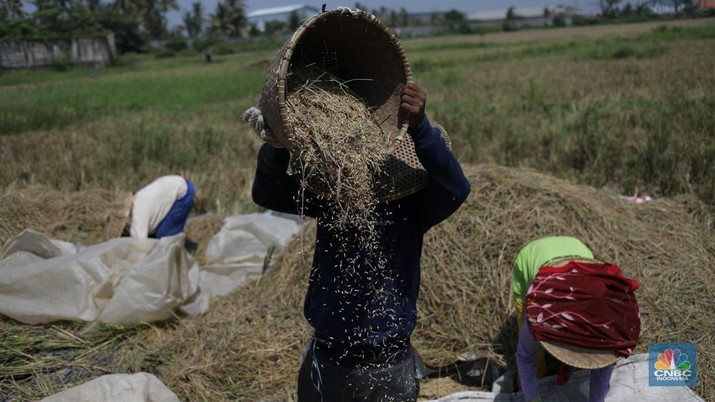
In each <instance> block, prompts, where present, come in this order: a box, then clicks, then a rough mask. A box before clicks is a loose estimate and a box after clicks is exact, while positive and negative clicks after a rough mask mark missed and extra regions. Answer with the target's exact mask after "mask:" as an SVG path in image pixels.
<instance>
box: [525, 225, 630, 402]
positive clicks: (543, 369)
mask: <svg viewBox="0 0 715 402" xmlns="http://www.w3.org/2000/svg"><path fill="white" fill-rule="evenodd" d="M636 289H638V282H637V281H636V280H635V279H629V278H625V277H624V276H623V274H622V273H621V270H620V269H619V268H618V267H617V266H615V265H613V264H607V263H603V262H600V261H597V260H594V259H593V253H592V252H591V250H589V249H588V248H587V247H586V246H585V245H584V244H583V243H582V242H581V241H579V240H578V239H575V238H573V237H565V236H554V237H545V238H541V239H538V240H535V241H532V242H530V243H529V244H527V245H526V246H525V247H524V248H522V249H521V251H520V252H519V254H518V255H517V257H516V260H515V261H514V266H513V278H512V290H513V292H514V301H515V304H516V313H517V321H518V324H519V341H518V345H517V350H516V362H517V367H518V371H519V380H520V384H521V390H522V393H523V394H524V400H526V401H540V400H541V399H540V396H539V385H538V383H537V377H542V376H545V375H550V374H555V373H556V374H557V380H556V383H557V384H559V385H561V384H564V383H565V382H566V381H567V380H568V372H569V370H571V369H572V368H581V369H590V370H591V379H590V389H589V401H590V402H601V401H603V400H604V399H605V397H606V394H608V391H609V389H610V384H609V383H610V379H611V373H612V372H613V367H614V365H615V363H616V362H617V361H618V360H620V359H622V358H624V357H628V356H630V354H631V353H632V352H633V348H634V347H635V346H636V344H637V341H638V337H639V335H640V314H639V312H638V303H637V301H636V297H635V295H634V293H633V292H634V291H635V290H636ZM524 322H526V325H524ZM544 349H545V350H546V352H548V353H544Z"/></svg>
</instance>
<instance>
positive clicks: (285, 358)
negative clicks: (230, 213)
mask: <svg viewBox="0 0 715 402" xmlns="http://www.w3.org/2000/svg"><path fill="white" fill-rule="evenodd" d="M465 170H466V173H467V175H468V178H469V180H470V182H471V184H472V188H473V191H472V193H471V195H470V197H469V199H468V200H467V202H466V203H465V204H464V205H463V206H462V207H461V208H460V210H459V211H457V213H456V214H455V215H453V216H452V217H450V218H449V219H448V220H447V221H445V222H443V223H442V224H440V225H438V226H437V227H435V228H433V229H432V230H431V231H430V232H428V234H427V236H426V238H425V245H424V249H423V275H422V287H421V291H420V299H419V302H418V308H419V316H418V326H417V329H416V331H415V333H414V336H413V343H414V345H415V347H416V348H417V350H418V351H419V352H420V354H421V355H422V356H423V357H424V358H425V360H427V361H428V362H430V363H434V364H439V363H447V362H452V361H454V360H453V359H454V357H455V355H456V354H459V353H463V352H475V353H480V354H483V355H489V356H492V357H494V358H496V359H499V360H500V361H502V362H505V363H508V364H509V365H511V366H512V367H513V365H514V350H515V347H516V321H515V319H514V309H513V306H512V302H511V299H512V298H511V292H510V279H511V264H512V261H513V259H514V257H515V256H516V254H517V252H518V251H519V249H520V248H521V247H522V246H523V245H525V244H526V243H527V242H528V241H530V240H533V239H536V238H538V237H542V236H547V235H571V236H575V237H577V238H579V239H581V240H582V241H583V242H584V243H585V244H586V245H587V246H589V247H590V248H591V249H592V250H593V251H594V254H595V256H596V258H599V259H603V260H606V261H609V262H613V263H615V264H617V265H618V266H620V267H621V269H622V270H623V271H624V274H625V275H626V276H629V277H634V278H636V279H638V280H639V281H640V284H641V288H640V289H639V290H638V291H637V292H636V296H637V297H638V301H639V305H640V308H641V315H642V320H643V325H642V334H641V339H640V342H639V346H638V347H637V348H636V353H645V352H646V351H647V346H648V343H649V342H694V343H697V344H698V384H699V385H698V387H697V388H696V392H698V393H699V394H700V395H701V396H702V397H703V398H704V399H705V400H715V310H714V309H713V308H712V300H715V234H713V233H712V230H711V229H708V228H707V227H706V226H705V225H703V224H702V222H699V221H697V220H695V219H694V218H693V216H691V215H690V212H689V211H691V210H693V209H692V208H689V207H685V206H683V205H682V204H681V203H679V202H676V201H673V200H667V199H665V200H655V201H653V202H650V203H647V204H642V205H635V204H630V203H628V202H626V201H623V200H620V199H619V198H618V195H617V194H613V193H610V192H608V191H603V190H597V189H593V188H590V187H586V186H581V185H575V184H571V183H569V182H566V181H562V180H558V179H555V178H553V177H550V176H547V175H544V174H540V173H536V172H533V171H529V170H520V169H510V168H504V167H490V166H482V167H465ZM314 229H315V227H314V226H309V227H308V228H306V230H308V232H306V233H304V235H303V236H302V237H303V239H302V240H301V239H300V238H299V237H301V236H297V237H296V239H295V240H294V241H293V242H292V244H291V245H289V247H288V248H287V249H286V250H285V251H284V252H283V253H282V254H281V255H280V256H279V260H278V261H277V262H276V268H274V269H272V270H269V271H268V272H267V273H266V274H265V275H264V276H263V277H262V278H260V279H259V280H258V281H257V282H254V283H252V284H249V285H248V286H246V287H244V288H241V289H239V291H238V292H236V293H235V294H233V295H230V296H227V297H225V298H223V299H221V300H219V301H218V302H217V305H215V306H213V307H212V309H210V310H209V312H208V313H207V314H206V315H204V316H202V317H199V318H196V319H192V320H185V321H182V322H181V323H180V325H179V326H178V328H176V329H157V330H156V331H157V333H156V340H155V341H153V342H149V343H146V342H144V343H140V344H137V345H136V346H135V347H133V348H128V349H127V350H125V351H122V354H124V355H127V356H131V355H132V353H137V354H139V355H134V356H135V357H134V358H135V359H138V360H139V362H140V363H137V367H136V369H139V368H141V359H140V358H139V357H140V356H141V355H142V354H143V355H144V356H146V358H147V359H153V360H147V361H155V360H156V356H161V359H164V362H163V363H162V364H160V365H158V366H156V371H155V374H157V375H158V376H159V378H160V379H161V380H162V381H164V383H165V384H167V386H168V387H169V388H170V389H172V390H173V391H174V392H176V393H177V394H178V395H179V397H180V398H181V399H182V400H215V401H218V400H257V399H261V400H267V401H269V400H290V399H291V395H292V392H293V391H294V389H295V381H296V375H297V372H298V368H299V364H300V359H301V351H302V349H303V346H304V342H305V341H306V340H307V339H308V337H309V336H310V328H309V326H308V324H307V322H306V320H305V318H304V317H303V300H304V297H305V291H306V286H307V283H308V276H309V271H310V259H306V258H304V255H303V254H302V253H301V250H302V249H303V248H305V250H304V252H305V254H307V255H310V254H311V253H312V251H313V248H312V241H311V240H310V235H311V233H313V231H314ZM458 388H459V387H456V388H455V384H454V383H452V384H450V385H445V384H444V382H442V383H440V381H436V380H428V381H425V382H423V383H422V384H421V389H422V391H421V395H422V397H426V396H431V397H436V396H444V395H445V394H447V393H448V392H454V391H457V390H459V389H458ZM463 389H467V388H466V387H463Z"/></svg>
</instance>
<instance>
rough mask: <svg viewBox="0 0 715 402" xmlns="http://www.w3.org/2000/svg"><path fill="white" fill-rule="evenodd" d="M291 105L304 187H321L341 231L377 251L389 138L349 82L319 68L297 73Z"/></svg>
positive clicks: (289, 98) (290, 123) (291, 83)
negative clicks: (378, 183)
mask: <svg viewBox="0 0 715 402" xmlns="http://www.w3.org/2000/svg"><path fill="white" fill-rule="evenodd" d="M286 104H287V110H288V113H287V116H286V122H287V126H288V128H289V130H288V132H289V133H290V137H289V142H290V144H291V146H292V149H291V152H292V153H293V155H294V158H295V159H297V160H298V161H300V163H301V165H302V166H303V168H302V169H300V170H301V173H302V184H303V187H304V188H306V187H308V188H313V189H316V188H318V189H320V190H321V192H322V193H323V198H324V199H325V200H326V201H327V202H331V203H332V204H333V205H334V206H335V207H336V208H335V209H336V216H334V217H332V218H333V219H331V220H332V225H333V226H334V228H335V229H338V230H345V229H348V228H349V229H350V230H357V231H358V232H360V233H362V234H363V236H362V240H363V243H364V245H365V246H366V247H367V248H372V247H373V246H375V245H374V244H372V245H371V242H370V240H371V238H372V237H374V233H375V231H374V222H375V220H376V217H375V213H374V209H375V205H376V204H377V198H376V195H375V192H374V190H373V188H374V180H375V177H378V176H379V175H380V174H381V173H382V170H381V165H382V163H383V161H384V160H385V159H386V158H387V155H388V153H389V151H390V142H389V138H388V135H387V134H386V133H385V132H383V130H382V128H381V127H380V125H379V124H378V123H377V121H375V119H374V117H373V114H372V111H371V110H370V109H369V108H368V107H367V106H366V105H365V104H364V103H363V102H362V101H361V100H360V99H359V98H358V97H357V96H356V95H355V94H354V93H352V91H350V89H349V88H348V87H347V85H346V82H343V81H341V80H339V79H338V78H336V77H335V76H332V75H331V74H329V73H327V72H325V71H323V70H321V69H319V68H317V67H316V66H314V65H310V66H306V67H302V68H297V69H294V70H293V72H291V74H290V75H289V79H288V95H287V98H286ZM323 190H324V191H323Z"/></svg>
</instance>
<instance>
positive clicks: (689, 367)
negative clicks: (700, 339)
mask: <svg viewBox="0 0 715 402" xmlns="http://www.w3.org/2000/svg"><path fill="white" fill-rule="evenodd" d="M648 359H649V362H650V363H649V365H648V366H649V367H650V373H649V376H648V377H649V378H648V384H649V385H651V386H689V387H694V386H695V385H696V381H697V371H696V365H697V345H695V344H693V343H651V344H649V345H648Z"/></svg>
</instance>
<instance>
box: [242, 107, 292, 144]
mask: <svg viewBox="0 0 715 402" xmlns="http://www.w3.org/2000/svg"><path fill="white" fill-rule="evenodd" d="M241 119H242V120H243V121H245V122H246V123H248V125H249V126H251V128H252V129H253V131H255V132H256V135H258V137H259V138H260V139H262V140H263V141H265V142H267V143H269V144H271V145H273V146H274V147H275V148H285V147H284V146H283V144H281V143H280V141H278V139H277V138H276V136H275V135H273V131H271V129H270V128H268V127H266V122H265V120H264V118H263V113H262V112H261V110H260V109H258V108H257V107H252V108H248V110H246V111H245V112H243V114H242V115H241Z"/></svg>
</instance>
